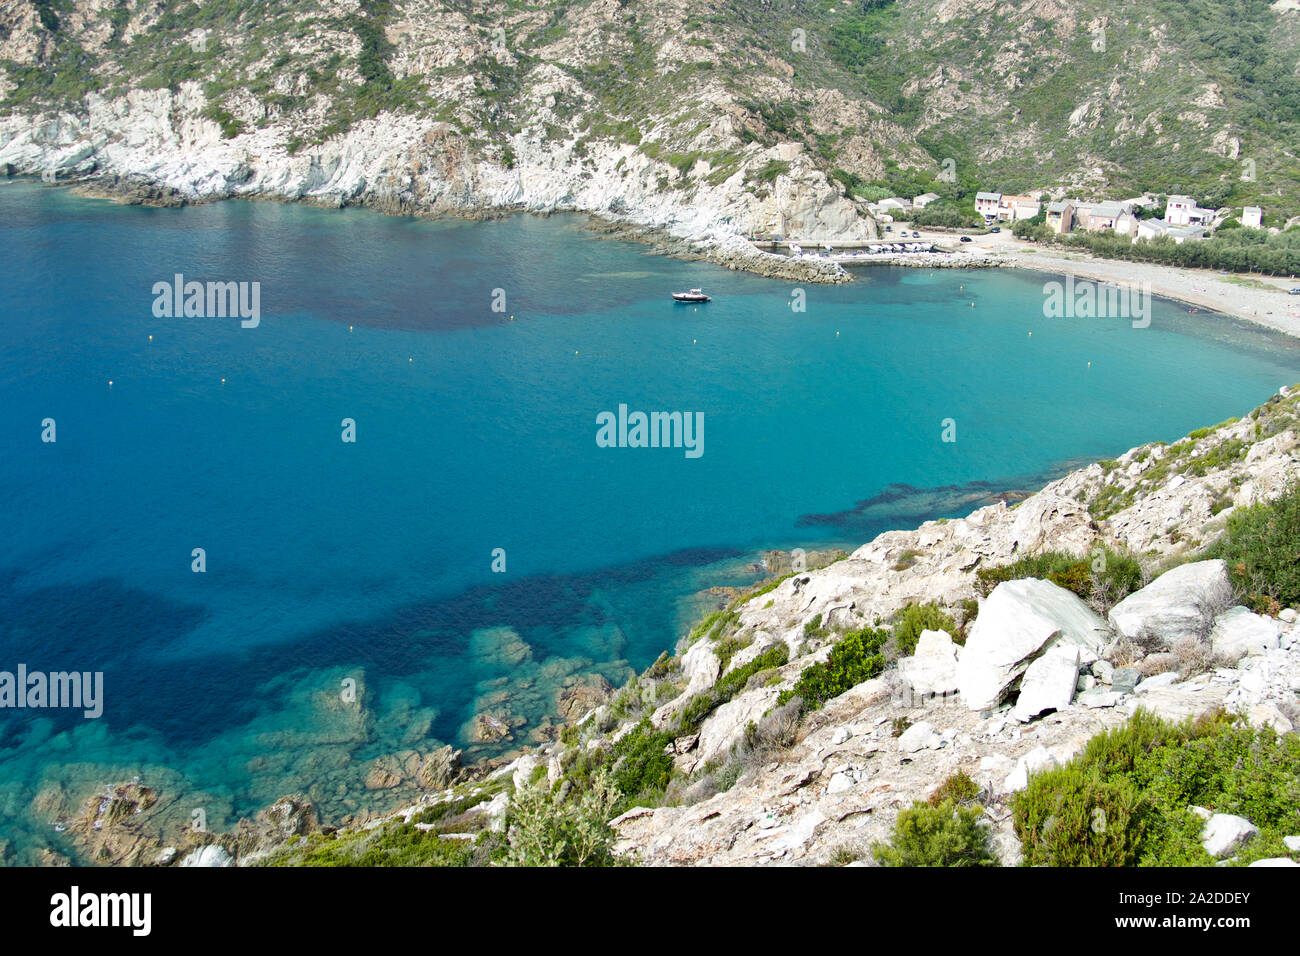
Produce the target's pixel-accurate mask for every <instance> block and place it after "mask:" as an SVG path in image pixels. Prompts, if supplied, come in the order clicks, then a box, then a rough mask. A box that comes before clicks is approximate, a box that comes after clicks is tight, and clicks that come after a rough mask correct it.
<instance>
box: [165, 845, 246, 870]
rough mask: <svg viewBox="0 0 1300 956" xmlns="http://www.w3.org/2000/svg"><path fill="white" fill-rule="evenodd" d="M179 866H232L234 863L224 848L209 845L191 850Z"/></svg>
mask: <svg viewBox="0 0 1300 956" xmlns="http://www.w3.org/2000/svg"><path fill="white" fill-rule="evenodd" d="M178 865H179V866H234V865H235V861H234V859H233V858H232V857H231V855H230V854H229V853H227V852H226V850H225V848H224V847H220V846H217V845H216V844H215V843H209V844H208V845H207V846H201V847H199V848H198V849H197V850H191V851H190V852H189V853H188V854H187V855H186V856H185V858H184V859H183V860H181V862H180V863H179V864H178Z"/></svg>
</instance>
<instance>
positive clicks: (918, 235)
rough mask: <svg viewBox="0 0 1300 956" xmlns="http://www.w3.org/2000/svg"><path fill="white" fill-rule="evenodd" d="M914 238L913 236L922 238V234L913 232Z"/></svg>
mask: <svg viewBox="0 0 1300 956" xmlns="http://www.w3.org/2000/svg"><path fill="white" fill-rule="evenodd" d="M912 238H913V239H920V238H921V234H920V233H919V232H914V233H912Z"/></svg>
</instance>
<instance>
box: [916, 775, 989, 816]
mask: <svg viewBox="0 0 1300 956" xmlns="http://www.w3.org/2000/svg"><path fill="white" fill-rule="evenodd" d="M979 795H980V785H979V784H978V783H976V782H975V781H974V780H973V779H972V778H971V775H970V774H968V773H967V772H966V771H964V770H958V771H957V772H956V773H954V774H952V775H951V776H949V777H948V778H947V779H946V780H944V782H943V783H941V784H939V786H937V787H936V788H935V790H934V793H932V794H930V796H929V800H928V802H929V804H930V806H932V807H937V806H938V805H939V804H941V803H943V802H944V801H945V800H946V801H948V802H950V803H961V804H966V803H970V802H972V801H974V800H975V799H976V798H977V797H979Z"/></svg>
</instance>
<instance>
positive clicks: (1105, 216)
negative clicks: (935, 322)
mask: <svg viewBox="0 0 1300 956" xmlns="http://www.w3.org/2000/svg"><path fill="white" fill-rule="evenodd" d="M938 198H939V195H938V193H922V194H921V195H920V196H915V197H913V198H912V199H905V198H903V197H901V196H891V197H890V198H889V199H882V200H880V201H879V202H872V203H867V209H868V210H869V211H870V212H871V215H872V216H874V217H875V218H876V219H877V220H878V221H880V222H894V221H895V220H896V219H908V218H910V217H911V216H912V215H913V214H914V213H915V212H916V211H917V210H920V209H924V208H925V207H926V206H928V205H929V204H930V203H932V202H934V201H935V200H937V199H938ZM1157 205H1158V203H1157V200H1156V197H1155V196H1153V195H1149V194H1148V195H1144V196H1138V197H1136V198H1134V199H1123V200H1106V201H1103V202H1081V201H1080V200H1077V199H1061V200H1057V201H1055V202H1048V203H1047V205H1046V207H1044V205H1043V203H1042V202H1041V201H1040V200H1038V199H1035V198H1034V197H1033V196H1011V195H1006V194H1003V193H994V192H978V193H976V194H975V211H976V212H977V213H979V214H980V215H981V216H983V217H984V221H985V222H986V223H989V224H992V223H994V222H1016V221H1017V220H1021V219H1033V218H1034V217H1036V216H1037V215H1038V214H1039V213H1040V212H1044V209H1045V213H1046V214H1045V217H1044V218H1045V219H1046V221H1047V225H1048V227H1049V228H1050V229H1051V230H1052V231H1053V232H1055V233H1058V234H1059V233H1069V232H1074V231H1075V230H1080V231H1083V232H1114V233H1116V234H1117V235H1121V236H1131V237H1132V239H1133V241H1134V242H1137V241H1138V240H1139V239H1156V238H1159V237H1161V236H1167V237H1169V238H1170V239H1172V240H1174V242H1177V243H1183V242H1186V241H1187V240H1188V239H1200V238H1202V237H1204V236H1205V234H1206V233H1207V232H1208V231H1209V230H1210V229H1212V228H1213V227H1214V226H1216V225H1218V224H1219V223H1220V222H1222V220H1223V219H1225V218H1227V211H1226V210H1223V211H1219V210H1214V209H1203V208H1201V207H1200V206H1198V205H1197V204H1196V200H1194V199H1193V198H1192V197H1191V196H1181V195H1179V196H1170V197H1169V198H1168V200H1167V202H1166V203H1165V213H1164V218H1162V219H1156V218H1143V217H1142V215H1141V212H1142V211H1144V210H1145V211H1151V210H1154V209H1155V207H1156V206H1157ZM1263 218H1264V213H1263V210H1262V209H1260V207H1259V206H1247V207H1246V208H1245V210H1244V211H1243V212H1242V215H1241V224H1242V225H1243V226H1245V227H1246V228H1248V229H1260V228H1262V226H1263Z"/></svg>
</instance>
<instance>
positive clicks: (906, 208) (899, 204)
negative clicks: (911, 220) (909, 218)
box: [877, 196, 912, 213]
mask: <svg viewBox="0 0 1300 956" xmlns="http://www.w3.org/2000/svg"><path fill="white" fill-rule="evenodd" d="M877 205H879V206H880V208H881V209H882V210H884V211H885V212H888V213H900V212H911V211H912V201H911V200H910V199H904V198H903V197H901V196H890V197H889V198H888V199H882V200H880V202H879V203H878V204H877Z"/></svg>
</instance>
